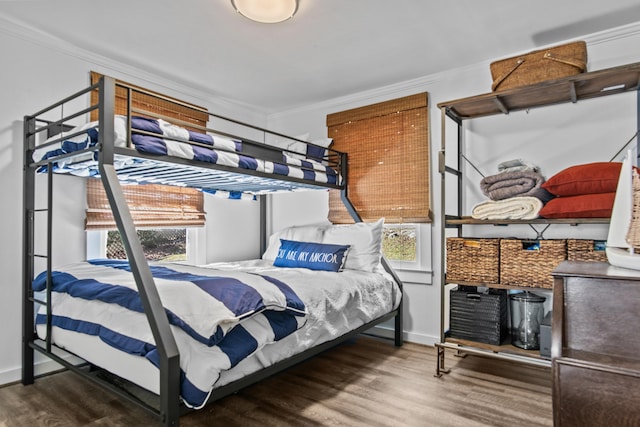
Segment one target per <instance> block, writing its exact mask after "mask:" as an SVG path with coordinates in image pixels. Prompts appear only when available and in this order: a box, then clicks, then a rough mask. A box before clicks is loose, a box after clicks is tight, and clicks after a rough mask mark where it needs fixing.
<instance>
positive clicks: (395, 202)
mask: <svg viewBox="0 0 640 427" xmlns="http://www.w3.org/2000/svg"><path fill="white" fill-rule="evenodd" d="M428 105H429V103H428V94H427V93H426V92H425V93H419V94H416V95H411V96H407V97H403V98H398V99H394V100H391V101H385V102H381V103H378V104H373V105H369V106H365V107H360V108H356V109H352V110H347V111H343V112H339V113H334V114H329V115H328V116H327V128H328V132H329V137H330V138H333V146H332V148H334V149H336V150H338V151H344V152H346V153H347V154H348V164H349V171H348V174H349V175H348V177H347V179H348V187H347V188H348V196H349V200H351V202H352V203H353V205H354V207H355V208H356V210H357V211H358V213H359V214H360V216H361V217H362V219H363V220H365V221H367V220H376V219H379V218H382V217H384V218H385V222H386V223H413V222H430V221H431V214H430V203H429V200H430V194H429V176H430V172H429V126H428V124H429V122H428V119H429V114H428ZM329 220H330V221H331V222H333V223H351V222H353V220H352V219H351V216H350V215H349V213H348V212H347V210H346V209H345V208H344V205H343V203H342V201H341V199H340V192H339V191H338V190H331V191H330V194H329Z"/></svg>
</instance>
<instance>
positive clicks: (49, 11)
mask: <svg viewBox="0 0 640 427" xmlns="http://www.w3.org/2000/svg"><path fill="white" fill-rule="evenodd" d="M0 17H4V19H7V20H9V21H12V22H13V23H15V24H18V25H20V26H25V27H29V28H32V29H34V30H36V31H42V32H43V33H45V34H47V35H51V36H53V37H55V38H58V39H61V40H62V41H64V42H66V43H68V44H69V45H70V46H72V47H73V49H78V51H79V52H91V53H92V54H93V55H96V54H97V55H101V56H104V57H108V58H111V59H115V60H117V61H120V62H123V63H125V64H129V65H131V66H133V67H136V68H139V69H142V70H144V71H145V72H149V73H153V74H155V75H159V76H161V77H163V78H168V79H171V80H174V81H177V82H179V83H180V84H183V85H187V86H189V87H193V88H194V89H197V90H202V91H205V92H207V93H209V94H211V95H213V96H217V97H222V98H225V99H229V100H233V101H234V102H239V103H243V104H248V105H251V106H252V107H254V108H257V109H259V110H261V111H264V112H266V113H273V112H279V111H284V110H288V109H292V108H296V107H299V106H303V105H308V104H313V103H317V102H322V101H325V100H328V99H332V98H337V97H341V96H346V95H349V94H353V93H357V92H361V91H366V90H370V89H374V88H379V87H383V86H386V85H390V84H394V83H399V82H402V81H407V80H411V79H415V78H419V77H423V76H427V75H431V74H436V73H439V72H442V71H445V70H449V69H453V68H457V67H463V66H466V65H470V64H477V63H479V62H482V61H488V60H494V59H499V58H501V57H505V56H510V55H512V54H513V53H517V52H522V51H528V50H533V49H536V48H538V47H541V46H544V45H549V44H554V43H558V42H562V41H565V40H569V39H572V38H577V37H582V36H585V35H588V34H591V33H595V32H598V31H602V30H605V29H608V28H613V27H618V26H622V25H626V24H629V23H633V22H638V21H640V2H638V0H608V1H603V0H561V1H557V0H535V1H524V0H429V1H426V0H395V1H391V0H300V5H299V9H298V12H297V14H296V15H295V16H294V18H293V19H290V20H288V21H285V22H283V23H280V24H259V23H256V22H253V21H250V20H248V19H246V18H244V17H242V16H241V15H239V14H237V13H235V11H234V10H233V8H232V6H231V2H230V0H181V1H177V0H135V1H130V0H47V1H30V0H22V1H0Z"/></svg>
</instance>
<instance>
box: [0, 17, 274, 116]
mask: <svg viewBox="0 0 640 427" xmlns="http://www.w3.org/2000/svg"><path fill="white" fill-rule="evenodd" d="M0 33H4V34H6V35H8V36H10V37H14V38H17V39H20V40H22V41H25V42H28V43H32V44H35V45H38V46H41V47H43V48H45V49H49V50H53V51H57V52H59V53H62V54H64V55H67V56H70V57H73V58H76V59H79V60H82V61H84V62H87V63H88V64H91V65H93V66H95V71H98V72H101V73H103V74H109V75H113V77H116V78H120V79H122V80H124V81H129V82H130V83H134V84H138V85H141V86H148V85H147V84H151V85H153V86H154V87H155V88H159V89H160V90H163V89H168V90H169V91H171V92H177V93H179V94H183V95H186V96H188V97H190V98H191V101H190V102H194V103H199V104H203V103H204V104H207V105H214V106H218V107H220V108H221V109H224V110H225V111H232V112H234V111H242V112H244V113H248V114H250V115H254V116H260V117H261V119H262V120H264V118H265V117H266V115H267V113H266V111H264V110H262V109H260V108H257V107H255V106H253V105H247V104H244V103H241V102H238V101H235V100H233V99H229V98H226V97H224V96H221V95H220V94H218V93H214V92H212V91H211V90H210V89H209V88H207V87H205V86H203V85H198V84H194V83H193V82H189V81H185V80H182V79H180V78H179V77H175V76H170V75H161V74H159V73H156V72H151V71H147V70H143V69H140V68H137V67H133V66H131V65H128V64H126V63H123V62H120V61H117V60H115V59H113V58H108V57H106V56H102V55H99V54H96V53H94V52H91V51H89V50H86V49H83V48H80V47H78V46H76V45H73V44H71V43H69V42H67V41H65V40H63V39H61V38H59V37H55V36H53V35H51V34H49V33H47V32H44V31H42V30H40V29H38V28H35V27H33V26H31V25H29V24H27V23H25V22H23V21H21V20H18V19H15V18H13V17H7V16H6V15H3V14H2V12H0ZM105 70H109V71H111V73H109V72H105ZM145 83H146V84H145Z"/></svg>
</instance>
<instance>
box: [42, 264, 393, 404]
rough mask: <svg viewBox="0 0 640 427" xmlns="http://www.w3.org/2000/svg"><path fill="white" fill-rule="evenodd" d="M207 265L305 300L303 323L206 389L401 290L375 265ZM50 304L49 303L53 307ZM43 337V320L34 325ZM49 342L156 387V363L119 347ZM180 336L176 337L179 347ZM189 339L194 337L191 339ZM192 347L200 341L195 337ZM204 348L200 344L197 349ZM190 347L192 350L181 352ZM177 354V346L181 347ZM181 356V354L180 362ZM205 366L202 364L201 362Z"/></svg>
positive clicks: (360, 315)
mask: <svg viewBox="0 0 640 427" xmlns="http://www.w3.org/2000/svg"><path fill="white" fill-rule="evenodd" d="M205 267H207V268H213V269H215V268H218V269H225V270H247V271H251V272H256V273H261V274H268V275H269V276H272V277H274V278H276V279H280V280H282V281H284V282H285V283H287V284H288V285H289V286H291V288H292V289H293V290H294V291H295V292H296V293H297V294H298V296H299V297H300V298H301V299H302V300H303V301H304V303H305V305H306V306H307V309H308V312H309V315H308V320H307V323H306V324H305V326H304V327H303V328H301V329H300V330H298V331H297V332H295V333H294V334H292V335H289V336H288V337H286V338H284V339H282V340H280V341H278V342H277V343H274V344H270V345H267V346H265V347H263V348H262V349H261V350H260V351H258V352H256V353H254V354H253V355H252V356H250V357H249V358H247V359H245V360H243V361H242V362H240V363H239V364H238V365H236V366H235V367H234V368H232V369H230V370H227V371H222V372H221V373H220V376H219V378H218V380H217V381H216V382H215V384H214V386H213V387H212V389H214V388H216V387H220V386H222V385H225V384H228V383H231V382H233V381H235V380H238V379H240V378H242V377H244V376H246V375H248V374H250V373H253V372H256V371H259V370H260V369H263V368H264V367H267V366H270V365H272V364H274V363H276V362H278V361H281V360H284V359H286V358H288V357H290V356H293V355H295V354H297V353H300V352H302V351H304V350H307V349H309V348H311V347H313V346H315V345H318V344H321V343H324V342H327V341H330V340H332V339H334V338H337V337H339V336H341V335H343V334H345V333H347V332H349V331H351V330H353V329H356V328H358V327H359V326H362V325H363V324H365V323H367V322H370V321H372V320H374V319H376V318H379V317H381V316H383V315H384V314H386V313H389V312H390V311H391V310H393V309H394V308H396V307H397V306H398V305H399V303H400V300H401V292H400V289H399V287H398V285H397V284H396V283H395V282H394V281H393V279H392V277H391V276H390V275H389V274H387V273H386V272H384V271H383V270H382V269H381V268H380V269H378V271H377V272H376V273H368V272H362V271H353V270H345V271H343V272H340V273H334V272H322V271H312V270H307V269H297V268H296V269H288V268H278V267H274V266H273V265H272V264H271V262H270V261H265V260H251V261H242V262H235V263H215V264H208V265H206V266H205ZM54 310H55V308H54ZM37 333H38V336H39V337H41V338H45V336H46V330H45V327H44V325H39V326H38V327H37ZM52 338H53V341H54V343H55V344H56V345H57V346H59V347H62V348H65V349H66V350H68V351H70V352H71V353H73V354H75V355H77V356H79V357H81V358H83V359H85V360H87V361H89V362H91V363H93V364H95V365H98V366H101V367H102V368H105V369H107V370H109V371H110V372H113V373H115V374H117V375H118V376H121V377H122V378H126V379H128V380H130V381H132V382H134V383H136V384H138V385H140V386H141V387H143V388H145V389H147V390H150V391H152V392H154V393H158V392H159V385H158V372H159V371H158V369H157V368H156V367H155V366H154V365H153V364H152V363H151V362H149V361H148V360H147V359H145V358H143V357H139V356H134V355H130V354H126V353H123V352H121V351H119V350H117V349H115V348H113V347H111V346H109V345H108V344H106V343H104V342H103V341H101V340H100V339H99V338H97V337H94V336H90V335H84V334H79V333H75V332H70V331H66V330H63V329H60V328H57V327H54V328H53V329H52ZM181 342H183V340H178V346H179V348H180V346H181ZM194 342H195V341H194ZM195 345H196V346H197V347H206V346H204V345H203V344H200V343H197V342H195ZM199 350H204V351H206V349H199ZM189 353H193V350H190V351H186V352H185V354H189ZM181 355H182V350H181ZM182 363H183V358H182V357H181V364H182ZM202 369H203V370H206V369H207V368H206V367H203V368H202Z"/></svg>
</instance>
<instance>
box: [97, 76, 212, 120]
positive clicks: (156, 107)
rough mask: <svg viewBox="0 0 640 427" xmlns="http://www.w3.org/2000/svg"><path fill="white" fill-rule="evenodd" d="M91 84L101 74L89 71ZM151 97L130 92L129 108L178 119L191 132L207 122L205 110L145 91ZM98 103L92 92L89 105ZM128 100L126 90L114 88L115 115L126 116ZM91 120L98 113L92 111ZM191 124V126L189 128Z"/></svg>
mask: <svg viewBox="0 0 640 427" xmlns="http://www.w3.org/2000/svg"><path fill="white" fill-rule="evenodd" d="M90 76H91V84H92V85H93V84H96V83H98V81H99V80H100V78H101V77H102V74H99V73H96V72H95V71H91V74H90ZM116 82H118V83H125V82H122V81H121V80H116ZM126 84H127V85H129V86H133V87H136V88H139V86H135V85H131V84H130V83H126ZM147 92H150V93H152V94H154V95H153V96H152V95H147V94H145V93H140V92H132V96H131V107H132V108H138V109H141V110H145V111H148V112H149V113H152V114H156V115H159V116H166V117H170V118H174V119H178V120H181V121H183V122H184V123H181V125H182V126H185V127H187V128H189V129H191V130H196V131H197V130H200V131H201V130H202V129H203V128H204V127H205V126H206V125H207V121H208V120H209V113H208V112H207V110H206V108H203V107H199V106H197V105H194V104H189V103H186V102H184V101H181V100H179V99H175V98H171V97H168V96H165V95H161V94H159V93H157V92H152V91H147ZM97 103H98V91H97V90H94V91H93V92H91V104H92V105H93V104H97ZM128 104H129V102H128V98H127V90H126V89H125V88H124V87H122V86H116V99H115V106H114V108H115V112H116V114H122V115H126V114H127V106H128ZM133 115H136V116H146V114H143V113H141V112H136V113H134V114H133ZM91 120H98V111H97V110H93V111H92V112H91ZM189 124H192V125H193V126H192V127H191V126H189Z"/></svg>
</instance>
